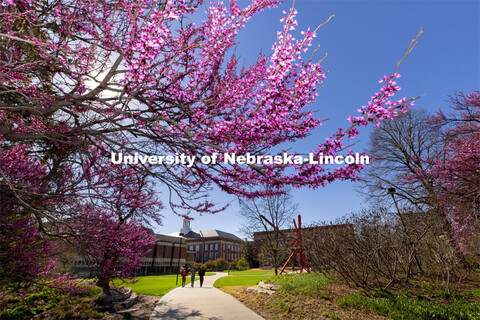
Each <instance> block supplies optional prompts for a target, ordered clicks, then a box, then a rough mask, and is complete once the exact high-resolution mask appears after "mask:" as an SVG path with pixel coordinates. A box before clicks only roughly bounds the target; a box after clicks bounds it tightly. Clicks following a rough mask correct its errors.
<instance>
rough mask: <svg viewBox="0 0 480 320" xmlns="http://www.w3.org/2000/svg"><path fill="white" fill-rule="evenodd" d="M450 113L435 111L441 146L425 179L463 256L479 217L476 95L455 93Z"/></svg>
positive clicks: (479, 102)
mask: <svg viewBox="0 0 480 320" xmlns="http://www.w3.org/2000/svg"><path fill="white" fill-rule="evenodd" d="M451 101H452V107H451V112H450V113H447V114H445V113H444V112H441V111H440V112H439V113H438V114H437V115H436V116H435V117H433V122H434V124H435V125H440V126H442V128H443V132H444V134H443V136H442V137H441V138H442V139H443V140H444V141H445V147H444V149H443V151H442V154H441V155H440V156H439V157H436V158H435V159H433V160H431V161H432V162H433V167H432V170H431V172H429V177H428V178H429V179H432V180H433V181H435V183H436V186H437V190H436V191H437V199H436V206H437V209H438V210H439V211H440V212H441V213H442V214H443V215H444V216H445V217H446V218H447V219H448V220H449V221H450V222H451V224H452V241H453V243H454V244H455V246H456V247H457V248H458V250H459V251H460V252H462V253H466V251H467V247H466V246H465V245H466V244H467V242H468V240H469V238H470V236H471V235H472V234H474V233H476V232H478V228H479V226H480V225H479V217H480V185H479V183H478V182H479V181H480V92H479V91H475V92H473V93H470V94H468V95H465V94H463V93H461V92H460V93H457V94H456V95H455V96H454V97H453V98H452V100H451Z"/></svg>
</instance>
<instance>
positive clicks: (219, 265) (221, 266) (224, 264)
mask: <svg viewBox="0 0 480 320" xmlns="http://www.w3.org/2000/svg"><path fill="white" fill-rule="evenodd" d="M214 262H215V267H216V269H217V270H220V271H222V270H225V269H227V268H228V261H227V260H225V259H223V258H218V259H217V260H215V261H214Z"/></svg>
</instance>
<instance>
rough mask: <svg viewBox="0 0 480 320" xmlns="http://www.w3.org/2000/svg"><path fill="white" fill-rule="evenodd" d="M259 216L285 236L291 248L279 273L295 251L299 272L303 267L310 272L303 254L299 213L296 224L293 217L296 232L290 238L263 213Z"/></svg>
mask: <svg viewBox="0 0 480 320" xmlns="http://www.w3.org/2000/svg"><path fill="white" fill-rule="evenodd" d="M260 217H262V219H263V220H265V221H266V222H267V223H268V224H269V225H271V226H272V227H273V228H274V229H275V230H276V231H277V232H278V233H279V234H281V235H282V236H283V237H284V238H286V239H287V240H288V245H289V247H290V249H292V253H291V254H290V256H289V257H288V259H287V261H286V262H285V264H284V265H283V267H282V269H281V270H280V274H282V273H283V271H284V270H285V268H286V267H287V265H288V263H289V262H290V260H291V259H292V258H293V256H294V255H295V254H296V253H298V263H299V265H300V272H303V268H305V269H307V273H310V268H309V267H308V262H307V257H306V256H305V251H304V250H303V245H302V218H301V217H300V215H298V226H297V223H296V222H295V219H293V225H294V226H295V231H296V234H297V237H296V239H292V238H290V237H288V236H287V235H286V234H285V233H284V232H282V231H281V230H280V229H278V228H277V227H276V226H275V225H274V224H273V223H272V222H270V220H268V219H267V218H265V217H264V216H263V215H260Z"/></svg>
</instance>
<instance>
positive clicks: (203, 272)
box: [198, 267, 205, 288]
mask: <svg viewBox="0 0 480 320" xmlns="http://www.w3.org/2000/svg"><path fill="white" fill-rule="evenodd" d="M198 276H199V277H200V288H201V287H202V285H203V277H204V276H205V269H204V268H203V267H202V268H200V270H198Z"/></svg>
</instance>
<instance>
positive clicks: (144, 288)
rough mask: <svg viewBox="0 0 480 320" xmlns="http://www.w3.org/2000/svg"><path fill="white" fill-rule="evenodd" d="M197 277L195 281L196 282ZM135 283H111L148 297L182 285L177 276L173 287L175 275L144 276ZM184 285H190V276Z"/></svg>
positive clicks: (161, 294) (208, 274)
mask: <svg viewBox="0 0 480 320" xmlns="http://www.w3.org/2000/svg"><path fill="white" fill-rule="evenodd" d="M211 275H214V273H212V272H208V273H206V274H205V276H211ZM198 279H199V278H198V276H196V277H195V280H196V281H198ZM136 280H137V282H135V283H133V284H132V283H122V282H121V281H120V280H115V281H114V282H113V283H114V284H115V285H117V286H123V287H129V288H132V289H133V292H135V293H138V294H145V295H150V296H163V295H164V294H166V293H167V292H168V291H170V290H172V289H173V288H175V287H179V286H181V285H182V277H181V276H180V275H179V276H178V285H175V283H176V281H177V276H176V275H159V276H145V277H137V278H136ZM185 283H187V284H188V283H190V276H188V277H187V281H186V282H185Z"/></svg>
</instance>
